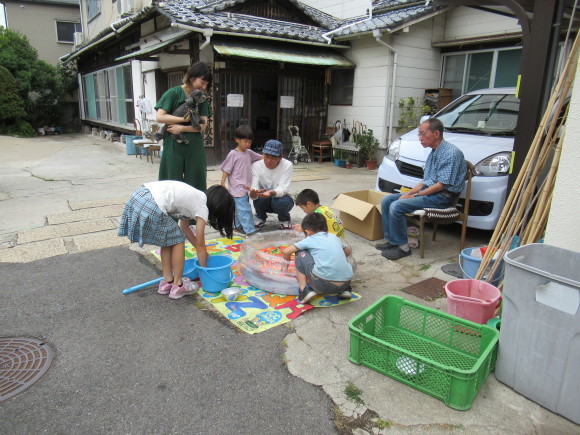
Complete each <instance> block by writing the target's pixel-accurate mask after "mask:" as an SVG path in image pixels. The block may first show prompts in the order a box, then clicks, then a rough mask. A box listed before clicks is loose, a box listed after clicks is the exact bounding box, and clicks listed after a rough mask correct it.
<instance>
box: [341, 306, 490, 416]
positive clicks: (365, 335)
mask: <svg viewBox="0 0 580 435" xmlns="http://www.w3.org/2000/svg"><path fill="white" fill-rule="evenodd" d="M348 326H349V330H350V352H349V355H348V359H349V360H350V361H352V362H354V363H356V364H362V365H364V366H367V367H369V368H371V369H373V370H376V371H377V372H379V373H383V374H385V375H387V376H390V377H391V378H393V379H396V380H398V381H400V382H403V383H405V384H407V385H409V386H411V387H413V388H416V389H417V390H419V391H422V392H424V393H427V394H429V395H430V396H433V397H435V398H437V399H439V400H442V401H443V402H445V404H446V405H447V406H449V407H451V408H454V409H458V410H466V409H469V408H470V407H471V404H472V402H473V398H474V397H475V395H476V394H477V391H478V390H479V388H480V387H481V385H482V384H483V382H484V381H485V378H487V375H488V374H489V372H490V371H491V370H493V367H494V364H495V358H496V353H497V352H496V347H497V342H498V339H499V331H497V329H494V328H491V327H489V326H486V325H479V324H477V323H473V322H470V321H469V320H464V319H461V318H459V317H456V316H452V315H451V314H447V313H442V312H440V311H437V310H434V309H432V308H428V307H424V306H422V305H419V304H415V303H413V302H410V301H407V300H405V299H403V298H401V297H399V296H390V295H389V296H383V297H382V298H381V299H379V300H378V301H377V302H375V303H374V304H373V305H371V306H370V307H368V308H367V309H366V310H364V311H363V312H362V313H360V314H359V315H357V316H356V317H355V318H353V319H352V320H351V321H350V322H349V325H348Z"/></svg>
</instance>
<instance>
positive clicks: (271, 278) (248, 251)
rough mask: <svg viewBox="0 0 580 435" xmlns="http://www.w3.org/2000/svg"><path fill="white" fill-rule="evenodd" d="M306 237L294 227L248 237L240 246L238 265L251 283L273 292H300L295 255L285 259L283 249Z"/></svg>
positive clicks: (286, 293) (293, 293)
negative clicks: (287, 259) (288, 259)
mask: <svg viewBox="0 0 580 435" xmlns="http://www.w3.org/2000/svg"><path fill="white" fill-rule="evenodd" d="M303 238H304V234H302V233H299V232H298V231H294V230H284V231H272V232H269V233H261V234H256V235H253V236H252V237H248V238H247V239H246V240H245V241H244V243H242V247H241V250H240V257H239V258H238V268H239V270H240V273H241V274H242V275H243V276H244V278H246V280H247V281H248V282H249V283H250V284H252V286H254V287H256V288H258V289H260V290H265V291H268V292H270V293H277V294H283V295H297V294H298V281H296V265H295V264H294V256H292V259H291V260H290V261H286V260H284V258H283V257H282V250H283V249H284V248H285V247H286V246H288V245H291V244H294V243H297V242H299V241H300V240H302V239H303Z"/></svg>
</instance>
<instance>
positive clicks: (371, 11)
mask: <svg viewBox="0 0 580 435" xmlns="http://www.w3.org/2000/svg"><path fill="white" fill-rule="evenodd" d="M367 12H368V13H369V16H368V17H366V18H365V19H364V20H360V21H355V22H354V23H350V24H345V25H344V26H341V27H339V28H338V29H334V30H331V31H330V32H326V33H323V34H322V37H323V38H324V39H325V40H326V43H327V44H330V43H331V42H332V38H329V37H328V35H332V34H333V33H336V32H340V31H341V30H343V29H348V28H349V27H352V26H356V25H357V24H360V23H364V22H365V21H368V20H370V19H372V18H373V8H372V6H371V7H370V8H368V9H367Z"/></svg>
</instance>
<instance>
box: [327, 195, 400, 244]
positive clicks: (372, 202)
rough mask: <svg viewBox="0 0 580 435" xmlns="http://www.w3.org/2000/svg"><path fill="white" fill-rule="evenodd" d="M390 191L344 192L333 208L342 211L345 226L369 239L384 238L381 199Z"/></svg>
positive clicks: (341, 216)
mask: <svg viewBox="0 0 580 435" xmlns="http://www.w3.org/2000/svg"><path fill="white" fill-rule="evenodd" d="M387 195H389V193H384V192H379V191H377V190H356V191H354V192H344V193H341V194H340V195H338V196H337V197H336V199H335V200H334V203H333V204H332V208H334V209H336V210H339V211H340V220H341V221H342V224H343V225H344V228H345V229H347V230H349V231H352V232H353V233H356V234H358V235H359V236H363V237H364V238H366V239H369V240H378V239H382V238H383V226H382V223H381V199H383V198H384V197H385V196H387Z"/></svg>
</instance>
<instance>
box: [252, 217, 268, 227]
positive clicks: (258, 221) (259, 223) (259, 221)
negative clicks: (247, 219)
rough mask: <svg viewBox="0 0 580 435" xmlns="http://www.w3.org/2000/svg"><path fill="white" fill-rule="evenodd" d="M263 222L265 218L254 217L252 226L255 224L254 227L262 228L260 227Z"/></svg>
mask: <svg viewBox="0 0 580 435" xmlns="http://www.w3.org/2000/svg"><path fill="white" fill-rule="evenodd" d="M265 223H266V221H265V220H263V219H260V218H256V219H254V226H255V227H256V228H262V227H263V226H264V224H265Z"/></svg>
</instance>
